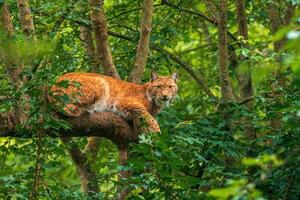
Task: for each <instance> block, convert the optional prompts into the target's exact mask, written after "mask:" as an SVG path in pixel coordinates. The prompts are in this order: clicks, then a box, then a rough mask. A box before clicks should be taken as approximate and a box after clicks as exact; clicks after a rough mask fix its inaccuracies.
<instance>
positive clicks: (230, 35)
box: [163, 0, 238, 41]
mask: <svg viewBox="0 0 300 200" xmlns="http://www.w3.org/2000/svg"><path fill="white" fill-rule="evenodd" d="M163 4H165V5H167V6H169V7H170V8H173V9H177V10H179V11H182V12H186V13H189V14H192V15H196V16H198V17H200V18H202V19H204V20H206V21H208V22H209V23H211V24H213V25H215V26H218V24H219V23H218V22H217V21H215V20H213V19H210V18H209V17H208V16H206V15H205V14H203V13H200V12H196V11H193V10H189V9H186V8H182V7H178V6H176V5H175V4H172V3H170V1H167V0H164V1H163ZM227 35H228V36H229V37H230V38H231V39H233V40H234V41H238V39H237V38H236V37H235V36H234V35H233V34H232V33H231V32H229V31H227Z"/></svg>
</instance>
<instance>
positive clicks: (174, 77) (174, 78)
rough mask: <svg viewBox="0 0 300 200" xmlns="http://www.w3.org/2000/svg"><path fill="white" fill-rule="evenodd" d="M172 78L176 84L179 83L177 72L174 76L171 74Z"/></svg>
mask: <svg viewBox="0 0 300 200" xmlns="http://www.w3.org/2000/svg"><path fill="white" fill-rule="evenodd" d="M171 78H172V79H173V80H174V81H175V82H177V79H178V73H177V72H174V73H172V74H171Z"/></svg>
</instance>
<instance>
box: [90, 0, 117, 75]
mask: <svg viewBox="0 0 300 200" xmlns="http://www.w3.org/2000/svg"><path fill="white" fill-rule="evenodd" d="M89 4H90V10H91V11H90V18H91V21H92V28H93V31H94V37H95V42H96V50H97V56H98V58H99V61H100V64H101V66H102V68H103V70H104V74H106V75H109V76H112V77H114V78H118V79H120V77H119V74H118V72H117V70H116V67H115V65H114V63H113V59H112V55H111V51H110V47H109V44H108V33H107V24H106V18H105V15H104V10H103V0H90V1H89Z"/></svg>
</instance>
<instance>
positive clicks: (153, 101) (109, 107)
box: [51, 73, 177, 131]
mask: <svg viewBox="0 0 300 200" xmlns="http://www.w3.org/2000/svg"><path fill="white" fill-rule="evenodd" d="M172 76H173V77H158V76H157V74H156V73H152V81H151V82H148V83H146V84H144V85H139V84H134V83H129V82H125V81H121V80H118V79H114V78H112V77H108V76H104V75H100V74H94V73H68V74H64V75H63V76H61V77H60V78H59V79H58V80H57V82H61V81H66V80H67V81H68V82H69V86H68V87H67V88H63V87H58V86H57V85H54V86H53V87H52V88H51V90H52V92H53V93H54V95H63V94H67V95H68V96H69V97H70V102H69V103H68V104H67V105H65V107H64V111H65V114H66V115H68V116H72V117H79V116H80V115H82V114H83V113H85V112H89V113H92V112H105V111H108V112H113V113H115V114H117V115H120V116H122V117H124V118H125V119H126V120H134V119H133V118H134V117H136V115H137V116H142V118H145V119H146V121H147V122H148V123H149V124H148V125H149V126H150V128H151V129H154V131H159V127H158V125H157V123H156V121H155V120H154V118H153V117H152V116H154V115H156V114H157V113H158V112H159V111H160V110H161V109H162V108H163V106H164V104H168V103H169V101H171V100H172V99H173V98H174V97H175V95H176V93H177V85H176V74H173V75H172ZM76 83H79V85H80V86H79V87H76ZM144 121H145V120H144ZM151 126H152V127H151Z"/></svg>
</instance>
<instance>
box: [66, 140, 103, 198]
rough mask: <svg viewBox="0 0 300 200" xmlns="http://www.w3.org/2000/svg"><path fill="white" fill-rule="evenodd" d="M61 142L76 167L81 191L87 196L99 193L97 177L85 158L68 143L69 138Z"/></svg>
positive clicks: (77, 149) (74, 146) (76, 148)
mask: <svg viewBox="0 0 300 200" xmlns="http://www.w3.org/2000/svg"><path fill="white" fill-rule="evenodd" d="M61 140H62V142H63V143H64V144H65V145H66V148H67V149H68V151H69V154H70V156H71V158H72V160H73V162H74V164H75V165H76V167H77V170H78V173H79V177H80V182H81V189H82V191H83V192H84V193H87V194H89V195H92V194H93V193H97V192H99V188H98V182H97V175H96V173H94V172H93V171H92V169H91V166H90V162H88V160H87V156H86V155H85V154H84V153H82V152H81V151H80V149H79V148H78V147H77V146H76V145H74V144H72V143H71V142H70V141H71V140H70V138H61Z"/></svg>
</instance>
